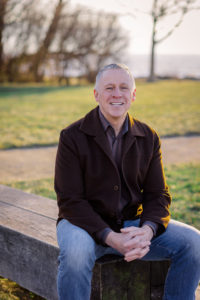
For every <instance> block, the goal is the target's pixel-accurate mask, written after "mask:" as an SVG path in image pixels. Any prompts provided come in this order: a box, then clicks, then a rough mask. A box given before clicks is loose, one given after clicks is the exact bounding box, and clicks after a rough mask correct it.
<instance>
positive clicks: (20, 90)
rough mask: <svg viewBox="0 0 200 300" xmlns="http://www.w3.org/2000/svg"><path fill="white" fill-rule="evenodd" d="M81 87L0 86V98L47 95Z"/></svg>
mask: <svg viewBox="0 0 200 300" xmlns="http://www.w3.org/2000/svg"><path fill="white" fill-rule="evenodd" d="M77 87H80V86H78V85H74V86H0V97H1V96H3V97H7V96H11V95H12V94H16V93H17V95H21V96H23V95H24V96H25V95H27V94H28V95H30V94H45V93H50V92H57V91H63V90H65V89H67V90H69V89H71V90H72V89H76V88H77Z"/></svg>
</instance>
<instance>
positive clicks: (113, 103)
mask: <svg viewBox="0 0 200 300" xmlns="http://www.w3.org/2000/svg"><path fill="white" fill-rule="evenodd" d="M110 104H111V105H114V106H120V105H123V104H124V103H123V102H111V103H110Z"/></svg>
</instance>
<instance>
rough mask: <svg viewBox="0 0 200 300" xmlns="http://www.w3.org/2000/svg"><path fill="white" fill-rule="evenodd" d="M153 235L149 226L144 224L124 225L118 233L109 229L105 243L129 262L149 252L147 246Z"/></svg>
mask: <svg viewBox="0 0 200 300" xmlns="http://www.w3.org/2000/svg"><path fill="white" fill-rule="evenodd" d="M152 237H153V231H152V229H151V227H150V226H148V225H144V226H143V227H141V228H138V227H134V226H131V227H126V228H122V229H121V230H120V233H117V232H114V231H111V232H109V234H108V236H107V237H106V240H105V242H106V244H107V245H108V246H110V247H112V248H114V249H116V250H117V251H119V252H120V253H121V254H123V255H124V259H125V260H126V261H127V262H129V261H132V260H134V259H138V258H142V257H143V256H145V255H146V254H147V253H148V252H149V246H150V244H151V239H152Z"/></svg>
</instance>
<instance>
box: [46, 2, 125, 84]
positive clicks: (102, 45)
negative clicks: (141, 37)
mask: <svg viewBox="0 0 200 300" xmlns="http://www.w3.org/2000/svg"><path fill="white" fill-rule="evenodd" d="M127 45H128V40H127V37H126V34H125V32H124V31H123V30H122V28H121V27H120V25H119V23H118V18H117V16H116V15H113V14H106V15H105V14H103V13H95V12H92V13H91V11H88V10H87V9H85V8H83V7H82V8H80V9H76V10H75V11H71V14H69V12H67V13H65V14H63V16H62V18H61V19H60V23H59V25H58V30H57V34H56V36H55V41H54V43H53V45H52V49H54V51H51V52H50V53H49V57H54V59H55V58H56V59H57V70H58V73H59V74H60V80H61V79H62V78H64V77H65V76H66V75H65V74H66V72H67V71H68V70H70V69H71V70H72V69H73V70H75V69H77V70H79V75H81V74H82V75H83V76H85V77H86V78H87V79H88V81H89V82H94V79H95V76H96V73H97V70H98V69H99V67H101V66H102V64H103V63H104V62H105V61H106V60H108V59H112V58H113V59H119V58H120V55H121V54H122V50H125V49H126V47H127Z"/></svg>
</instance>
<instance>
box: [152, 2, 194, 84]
mask: <svg viewBox="0 0 200 300" xmlns="http://www.w3.org/2000/svg"><path fill="white" fill-rule="evenodd" d="M195 2H196V0H168V1H166V0H153V6H152V10H151V13H150V15H151V18H152V22H153V27H152V40H151V58H150V72H149V78H148V80H149V81H155V78H156V76H155V49H156V46H157V45H158V44H159V43H161V42H162V41H164V40H165V39H167V38H168V37H169V36H170V35H171V34H172V33H173V32H174V30H175V29H176V28H177V27H179V26H180V24H181V23H182V21H183V18H184V16H185V14H187V13H188V12H189V11H191V10H194V9H195V7H194V6H193V4H194V3H195ZM171 15H177V21H176V23H175V24H174V25H172V27H171V28H168V30H167V32H166V33H165V34H164V35H163V36H160V37H158V35H160V34H159V33H160V31H159V30H158V25H159V23H160V22H162V20H163V19H164V18H166V17H168V16H171Z"/></svg>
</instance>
